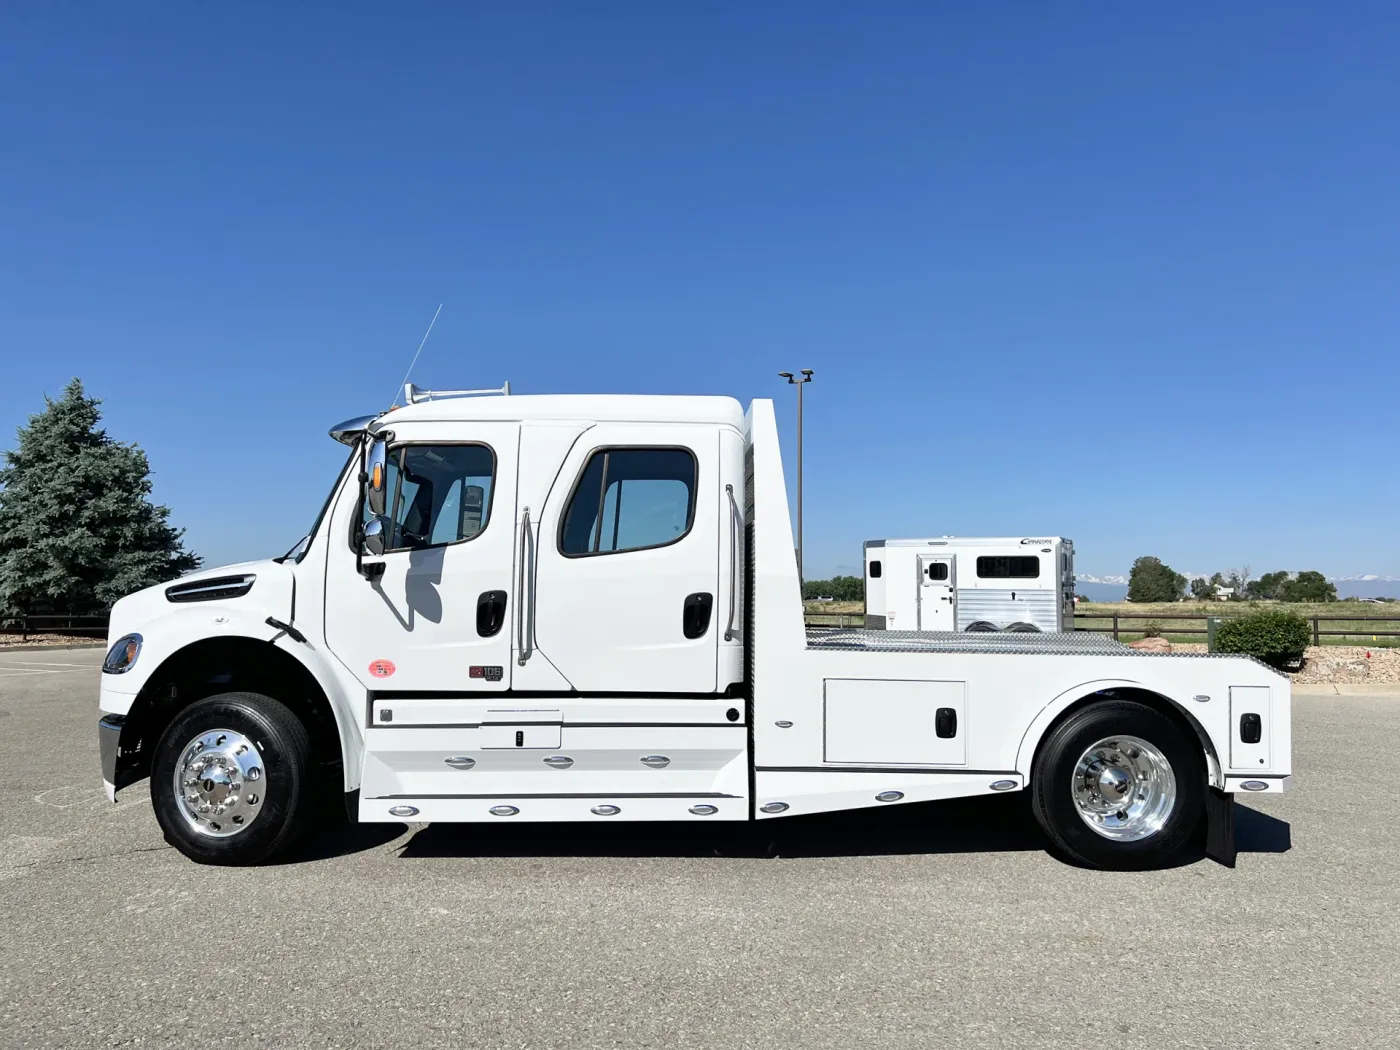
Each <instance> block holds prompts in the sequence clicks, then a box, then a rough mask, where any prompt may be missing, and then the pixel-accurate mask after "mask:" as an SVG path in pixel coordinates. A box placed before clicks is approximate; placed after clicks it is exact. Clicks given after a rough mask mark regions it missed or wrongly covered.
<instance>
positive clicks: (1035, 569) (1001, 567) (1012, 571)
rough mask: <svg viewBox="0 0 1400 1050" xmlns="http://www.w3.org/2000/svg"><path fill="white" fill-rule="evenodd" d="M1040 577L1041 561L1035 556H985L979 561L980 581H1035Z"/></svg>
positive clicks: (978, 576) (978, 574)
mask: <svg viewBox="0 0 1400 1050" xmlns="http://www.w3.org/2000/svg"><path fill="white" fill-rule="evenodd" d="M1039 575H1040V559H1039V558H1037V557H1035V556H1034V555H1021V554H1016V555H1011V556H1009V557H1005V556H1001V555H991V554H984V555H983V556H982V557H980V558H978V559H977V578H978V579H979V580H1034V579H1036V578H1037V577H1038V576H1039Z"/></svg>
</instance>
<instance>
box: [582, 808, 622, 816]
mask: <svg viewBox="0 0 1400 1050" xmlns="http://www.w3.org/2000/svg"><path fill="white" fill-rule="evenodd" d="M589 812H590V813H596V814H598V816H600V817H615V816H617V815H618V814H619V813H621V812H622V810H620V809H618V808H617V807H616V806H594V807H593V808H592V809H591V810H589Z"/></svg>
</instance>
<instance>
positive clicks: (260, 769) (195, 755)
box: [151, 693, 313, 864]
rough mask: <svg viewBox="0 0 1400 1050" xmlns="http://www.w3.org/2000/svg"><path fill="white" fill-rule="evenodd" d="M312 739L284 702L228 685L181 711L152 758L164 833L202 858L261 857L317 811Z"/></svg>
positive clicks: (250, 860) (283, 844) (237, 860)
mask: <svg viewBox="0 0 1400 1050" xmlns="http://www.w3.org/2000/svg"><path fill="white" fill-rule="evenodd" d="M310 755H311V739H310V736H309V734H308V733H307V731H306V726H305V725H303V724H302V722H301V720H300V719H299V718H297V716H296V715H294V714H293V713H292V712H291V711H290V710H288V708H287V707H286V706H285V705H284V704H282V703H279V702H278V701H277V700H274V699H273V698H272V697H270V696H262V695H260V694H257V693H222V694H220V695H218V696H211V697H208V698H207V699H204V700H200V701H199V702H198V703H195V704H191V705H190V706H189V707H188V708H186V709H185V710H183V711H181V712H180V713H179V714H178V715H176V716H175V719H174V721H172V722H171V723H170V725H169V726H168V727H167V728H166V730H165V733H164V734H163V735H162V736H161V739H160V743H159V744H158V745H157V747H156V753H155V757H154V760H153V761H152V763H151V803H152V805H153V806H154V808H155V814H156V820H157V821H158V822H159V824H160V827H161V830H162V831H163V832H164V833H165V839H166V841H167V842H169V843H170V844H171V845H172V846H174V847H175V848H176V849H178V850H179V851H180V852H181V853H183V854H184V855H185V856H187V857H189V858H190V859H191V860H193V861H197V862H199V863H201V864H258V863H261V862H263V861H267V860H271V859H272V858H274V857H275V856H277V854H279V853H281V852H283V851H284V850H286V849H287V848H288V847H290V846H291V845H292V844H293V843H295V842H296V841H297V839H298V838H300V837H301V833H302V831H303V830H304V829H305V827H306V823H307V820H308V818H309V816H310V813H311V811H312V809H313V804H312V803H313V797H312V796H313V793H312V784H311V776H310V770H311V762H310Z"/></svg>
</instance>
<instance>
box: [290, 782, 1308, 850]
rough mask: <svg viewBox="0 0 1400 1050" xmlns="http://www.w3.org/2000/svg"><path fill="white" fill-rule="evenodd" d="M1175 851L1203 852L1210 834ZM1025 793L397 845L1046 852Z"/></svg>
mask: <svg viewBox="0 0 1400 1050" xmlns="http://www.w3.org/2000/svg"><path fill="white" fill-rule="evenodd" d="M1235 828H1236V842H1237V844H1238V848H1239V852H1240V853H1284V852H1287V851H1288V850H1289V849H1290V848H1291V846H1292V830H1291V828H1290V826H1289V824H1288V823H1287V822H1286V821H1282V820H1279V819H1277V818H1276V817H1272V816H1270V815H1269V814H1267V813H1262V812H1260V811H1258V810H1254V809H1250V808H1249V807H1247V806H1243V805H1240V804H1239V803H1238V802H1237V803H1235ZM401 834H402V829H401V828H400V827H399V826H398V825H394V824H365V825H359V826H352V827H348V828H345V829H343V830H341V831H339V832H337V833H335V834H331V835H326V836H323V837H322V838H321V839H320V840H319V841H317V842H316V843H314V844H312V845H311V847H310V849H308V850H307V851H306V852H305V853H303V854H301V855H300V856H298V857H296V858H289V859H293V860H294V861H303V862H305V861H311V860H320V859H325V858H329V857H334V856H342V855H345V854H350V853H358V852H361V851H363V850H367V849H375V848H378V847H382V846H384V845H385V844H387V843H388V842H390V841H392V840H393V839H395V838H397V837H398V836H399V835H401ZM1197 838H1198V840H1199V842H1198V843H1196V844H1194V845H1193V848H1192V849H1190V850H1188V851H1186V852H1185V853H1184V854H1183V855H1182V856H1181V857H1180V858H1179V860H1178V864H1179V865H1185V864H1194V863H1196V862H1197V861H1199V860H1201V859H1203V857H1204V856H1205V846H1204V834H1201V835H1198V836H1197ZM1047 846H1048V843H1047V841H1046V839H1045V836H1044V835H1043V834H1042V833H1041V831H1040V828H1039V827H1038V826H1037V825H1036V823H1035V819H1034V818H1033V817H1032V816H1031V812H1030V807H1029V805H1028V804H1027V800H1026V799H1025V798H1024V797H1020V796H1011V797H1007V796H984V797H978V798H971V799H955V800H952V801H939V802H922V803H911V804H909V805H904V806H895V807H889V808H883V809H871V810H856V811H848V812H843V813H830V814H818V815H813V816H801V817H784V818H780V819H777V820H771V821H762V822H759V823H731V824H718V823H716V824H701V823H698V822H676V823H656V824H651V825H648V826H646V827H641V826H638V825H636V824H603V823H601V822H599V823H588V824H535V823H530V824H509V825H507V824H429V825H426V826H424V827H421V828H420V829H419V830H418V831H417V832H416V833H415V834H413V835H412V836H411V837H410V838H409V839H408V840H407V841H406V842H405V843H404V844H403V845H402V846H401V847H400V848H399V849H398V850H397V856H398V857H399V858H401V859H405V860H420V859H430V858H452V857H458V858H462V857H725V858H735V859H759V858H789V859H801V858H821V857H876V856H901V855H903V856H908V855H917V854H928V855H934V854H946V853H1012V852H1046V851H1047Z"/></svg>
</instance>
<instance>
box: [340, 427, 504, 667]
mask: <svg viewBox="0 0 1400 1050" xmlns="http://www.w3.org/2000/svg"><path fill="white" fill-rule="evenodd" d="M391 429H393V431H394V439H393V441H392V442H391V443H390V445H389V451H388V470H387V486H388V488H387V506H386V510H387V512H388V516H389V517H390V519H391V520H392V522H393V527H392V528H391V529H390V530H388V539H387V549H386V551H385V553H384V554H383V555H382V556H381V557H379V558H368V557H367V558H366V561H367V562H368V563H371V564H373V563H379V564H382V566H383V572H382V575H379V576H378V577H376V578H371V579H365V578H364V577H363V576H361V575H360V574H359V573H357V572H356V571H355V546H354V541H355V532H356V530H355V526H356V525H357V523H358V520H359V518H360V516H361V515H362V514H363V513H364V511H363V508H362V507H361V506H360V504H359V500H358V493H357V489H356V486H355V485H354V484H353V483H351V484H347V486H346V487H345V489H344V491H343V492H342V494H341V496H340V498H339V500H338V501H337V503H336V508H335V512H334V514H333V517H332V519H331V533H330V536H331V542H330V543H329V545H328V547H329V553H328V556H327V557H328V563H327V566H326V590H325V601H326V607H325V624H326V642H327V644H328V645H329V647H330V649H331V651H332V652H333V653H334V654H335V656H336V657H337V658H338V659H339V660H340V661H341V662H342V663H343V664H344V665H345V666H346V667H347V668H349V669H350V671H351V672H352V673H353V674H354V675H355V677H356V678H357V679H359V681H360V682H361V684H363V685H364V686H365V688H366V689H371V690H385V689H389V690H396V691H403V690H425V691H426V690H433V691H451V692H464V691H470V692H499V691H502V690H505V689H507V688H509V687H510V684H511V639H512V631H511V621H512V615H513V612H514V600H515V595H514V576H515V574H514V572H513V560H514V555H515V529H514V528H513V525H514V517H515V513H514V512H515V492H516V473H517V466H518V459H519V434H520V424H518V423H506V422H467V423H463V422H453V423H409V424H402V425H400V426H398V427H391Z"/></svg>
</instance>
